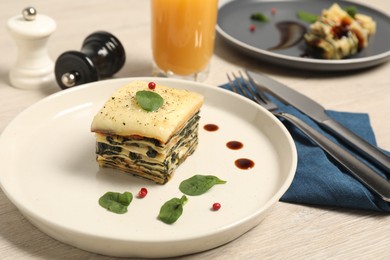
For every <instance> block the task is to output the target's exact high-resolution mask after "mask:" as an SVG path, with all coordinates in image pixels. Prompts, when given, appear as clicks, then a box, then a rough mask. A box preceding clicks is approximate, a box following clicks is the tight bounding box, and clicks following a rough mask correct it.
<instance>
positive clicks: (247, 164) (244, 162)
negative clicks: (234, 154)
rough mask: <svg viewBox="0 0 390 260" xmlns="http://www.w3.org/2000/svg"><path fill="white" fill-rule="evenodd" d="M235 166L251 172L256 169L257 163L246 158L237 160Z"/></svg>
mask: <svg viewBox="0 0 390 260" xmlns="http://www.w3.org/2000/svg"><path fill="white" fill-rule="evenodd" d="M234 164H235V165H236V166H237V168H240V169H241V170H249V169H251V168H253V167H255V163H254V162H253V161H252V160H250V159H246V158H241V159H237V160H236V161H235V162H234Z"/></svg>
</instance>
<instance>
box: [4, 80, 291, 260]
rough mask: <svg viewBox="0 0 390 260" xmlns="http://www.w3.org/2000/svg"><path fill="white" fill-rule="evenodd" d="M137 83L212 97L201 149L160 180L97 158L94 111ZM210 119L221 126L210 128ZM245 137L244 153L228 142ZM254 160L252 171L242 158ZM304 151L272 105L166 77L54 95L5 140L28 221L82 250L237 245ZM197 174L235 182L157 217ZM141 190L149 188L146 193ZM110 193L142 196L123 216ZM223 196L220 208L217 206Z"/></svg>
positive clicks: (175, 251) (150, 252) (145, 253)
mask: <svg viewBox="0 0 390 260" xmlns="http://www.w3.org/2000/svg"><path fill="white" fill-rule="evenodd" d="M133 80H145V81H155V82H156V83H160V84H164V85H166V86H171V87H175V88H185V89H188V90H192V91H196V92H198V93H200V94H202V95H204V96H205V104H204V105H203V107H202V110H201V120H200V129H199V138H200V139H199V146H198V148H197V150H196V151H195V153H194V154H193V155H192V156H190V157H189V158H188V159H187V160H186V161H185V162H184V163H183V164H182V165H181V166H180V167H179V168H178V169H177V170H176V172H175V174H174V176H173V178H172V179H171V181H169V182H168V183H167V184H165V185H158V184H154V183H151V182H149V181H146V180H142V179H140V178H136V177H133V176H131V175H129V174H125V173H122V172H119V171H116V170H112V169H99V167H98V165H97V163H96V161H95V137H94V134H93V133H91V132H90V124H91V121H92V119H93V116H94V115H95V113H97V111H98V110H99V109H100V108H101V106H102V105H103V103H104V102H105V101H106V100H107V99H108V98H109V97H110V95H111V94H112V93H113V92H114V91H115V90H116V89H117V88H119V87H121V86H123V85H124V84H126V83H128V82H131V81H133ZM206 124H215V125H218V126H219V130H218V131H215V132H209V131H206V130H205V129H204V126H205V125H206ZM232 140H235V141H240V142H241V143H243V145H244V147H243V148H242V149H240V150H231V149H229V148H227V146H226V143H227V142H228V141H232ZM238 158H247V159H250V160H252V161H253V162H254V163H255V166H254V167H253V168H252V169H249V170H241V169H239V168H237V167H236V166H235V164H234V161H235V160H236V159H238ZM296 163H297V154H296V150H295V146H294V142H293V140H292V138H291V136H290V134H289V133H288V131H287V130H286V129H285V127H284V126H283V125H282V124H281V123H280V122H279V121H278V120H277V119H276V118H275V117H273V116H272V115H271V114H270V113H269V112H268V111H266V110H264V109H263V108H262V107H260V106H258V105H256V104H255V103H254V102H252V101H250V100H247V99H245V98H243V97H241V96H239V95H237V94H234V93H232V92H229V91H226V90H223V89H220V88H217V87H215V86H210V85H205V84H200V83H194V82H188V81H182V80H174V79H166V78H124V79H115V80H106V81H99V82H95V83H91V84H86V85H84V86H79V87H76V88H73V89H69V90H65V91H62V92H59V93H56V94H54V95H51V96H49V97H47V98H45V99H43V100H41V101H40V102H38V103H36V104H34V105H32V106H31V107H30V108H28V109H27V110H25V111H24V112H22V113H21V114H20V115H19V116H17V117H16V118H15V119H14V120H13V121H12V122H11V123H10V124H9V125H8V127H7V128H6V129H5V130H4V132H3V133H2V135H1V137H0V184H1V188H2V189H3V191H4V192H5V194H6V195H7V196H8V198H9V199H10V200H11V201H12V202H13V203H14V204H15V205H16V207H17V208H18V209H19V210H20V211H21V212H22V214H23V215H24V216H26V218H28V219H29V220H30V221H31V222H32V223H33V224H34V225H35V226H36V227H38V228H39V229H41V230H42V231H43V232H45V233H47V234H48V235H50V236H52V237H54V238H56V239H57V240H60V241H62V242H64V243H67V244H70V245H73V246H75V247H79V248H81V249H84V250H87V251H91V252H95V253H100V254H105V255H111V256H127V257H171V256H178V255H184V254H191V253H196V252H200V251H203V250H207V249H210V248H214V247H217V246H219V245H222V244H224V243H227V242H229V241H231V240H233V239H235V238H237V237H238V236H240V235H242V234H243V233H245V232H246V231H248V230H249V229H251V228H253V227H254V226H256V225H257V224H259V222H260V221H261V220H262V219H263V218H264V217H265V213H266V212H267V211H268V210H269V209H270V208H271V206H272V205H273V204H274V203H276V202H277V201H278V200H279V198H280V197H281V196H282V195H283V193H284V192H285V191H286V190H287V188H288V187H289V185H290V184H291V182H292V179H293V177H294V173H295V169H296ZM195 174H208V175H215V176H218V177H219V178H221V179H223V180H226V181H227V183H226V184H223V185H217V186H214V187H213V188H212V189H211V190H209V191H208V192H207V193H206V194H204V195H201V196H197V197H188V199H189V201H188V202H187V204H185V206H184V212H183V215H182V216H181V217H180V218H179V219H178V221H177V222H175V223H174V224H172V225H168V224H165V223H163V222H161V221H159V220H158V219H157V215H158V213H159V210H160V207H161V206H162V205H163V203H164V202H165V201H167V200H169V199H171V198H173V197H181V196H182V194H181V192H180V191H179V189H178V186H179V184H180V182H181V181H182V180H184V179H187V178H189V177H192V176H193V175H195ZM141 187H146V188H147V189H148V191H149V192H148V195H147V196H146V197H145V198H143V199H140V198H137V197H136V195H137V193H138V191H139V190H140V188H141ZM107 191H115V192H124V191H130V192H132V193H133V195H134V199H133V201H132V203H131V204H130V206H129V208H128V212H127V213H126V214H123V215H119V214H114V213H111V212H109V211H107V210H105V209H104V208H102V207H100V206H99V204H98V199H99V197H100V196H102V195H103V194H104V193H106V192H107ZM214 202H219V203H221V205H222V207H221V209H220V210H218V211H213V210H211V206H212V204H213V203H214Z"/></svg>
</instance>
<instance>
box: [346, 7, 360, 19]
mask: <svg viewBox="0 0 390 260" xmlns="http://www.w3.org/2000/svg"><path fill="white" fill-rule="evenodd" d="M344 11H346V12H347V13H348V14H349V15H350V16H351V17H352V18H355V16H356V14H357V12H358V10H357V7H356V6H354V5H351V6H346V7H345V8H344Z"/></svg>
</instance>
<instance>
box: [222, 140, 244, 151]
mask: <svg viewBox="0 0 390 260" xmlns="http://www.w3.org/2000/svg"><path fill="white" fill-rule="evenodd" d="M226 146H227V147H228V148H229V149H232V150H240V149H241V148H242V147H244V145H243V144H242V143H241V142H239V141H230V142H228V143H227V144H226Z"/></svg>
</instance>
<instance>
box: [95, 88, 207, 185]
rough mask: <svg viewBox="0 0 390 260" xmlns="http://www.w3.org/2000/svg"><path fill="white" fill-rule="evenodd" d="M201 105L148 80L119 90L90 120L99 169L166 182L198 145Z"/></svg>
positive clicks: (181, 92)
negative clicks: (105, 168) (112, 169)
mask: <svg viewBox="0 0 390 260" xmlns="http://www.w3.org/2000/svg"><path fill="white" fill-rule="evenodd" d="M203 101H204V97H203V96H202V95H200V94H198V93H195V92H191V91H188V90H184V89H175V88H171V87H167V86H162V85H159V84H155V83H153V82H144V81H134V82H131V83H129V84H127V85H125V86H123V87H121V88H120V89H118V90H117V91H116V92H114V93H113V94H112V96H111V97H110V98H109V99H108V100H107V101H106V103H105V104H104V106H103V107H102V108H101V109H100V111H99V112H98V113H97V114H96V115H95V117H94V119H93V121H92V125H91V131H92V132H95V135H96V160H97V162H98V164H99V166H100V167H109V168H114V169H118V170H121V171H124V172H127V173H131V174H133V175H135V176H138V177H142V178H145V179H148V180H152V181H154V182H155V183H158V184H165V183H166V182H168V181H169V179H170V178H171V177H172V174H173V172H174V170H175V169H176V168H177V167H178V166H179V165H180V164H181V163H183V162H184V161H185V160H186V158H187V157H188V156H190V155H191V154H192V153H193V152H194V151H195V149H196V147H197V144H198V128H199V119H200V108H201V106H202V105H203Z"/></svg>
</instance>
